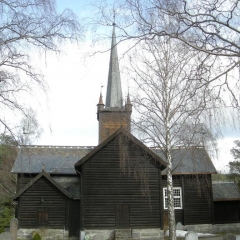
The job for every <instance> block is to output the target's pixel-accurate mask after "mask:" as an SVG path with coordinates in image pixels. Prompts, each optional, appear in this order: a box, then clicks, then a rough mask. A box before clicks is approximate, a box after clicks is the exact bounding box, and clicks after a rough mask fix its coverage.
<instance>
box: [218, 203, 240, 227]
mask: <svg viewBox="0 0 240 240" xmlns="http://www.w3.org/2000/svg"><path fill="white" fill-rule="evenodd" d="M239 206H240V202H239V201H221V202H214V223H238V222H239V221H240V217H239V210H240V208H239Z"/></svg>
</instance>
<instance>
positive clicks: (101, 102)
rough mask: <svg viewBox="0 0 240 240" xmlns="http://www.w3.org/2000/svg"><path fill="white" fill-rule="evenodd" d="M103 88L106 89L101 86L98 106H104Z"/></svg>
mask: <svg viewBox="0 0 240 240" xmlns="http://www.w3.org/2000/svg"><path fill="white" fill-rule="evenodd" d="M103 87H104V86H103V85H101V90H100V97H99V101H98V105H104V103H103V99H102V88H103Z"/></svg>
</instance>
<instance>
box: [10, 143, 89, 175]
mask: <svg viewBox="0 0 240 240" xmlns="http://www.w3.org/2000/svg"><path fill="white" fill-rule="evenodd" d="M92 149H93V147H66V146H20V148H19V152H18V157H17V159H16V161H15V163H14V166H13V169H12V172H13V173H40V172H41V171H42V168H43V165H44V169H45V171H46V172H48V173H50V174H74V175H75V174H76V172H75V169H74V164H75V163H76V162H77V161H78V160H79V159H81V158H82V157H83V156H85V155H86V154H87V153H88V152H90V151H91V150H92Z"/></svg>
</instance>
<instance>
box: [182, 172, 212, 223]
mask: <svg viewBox="0 0 240 240" xmlns="http://www.w3.org/2000/svg"><path fill="white" fill-rule="evenodd" d="M184 199H185V204H184V206H185V209H184V224H185V225H187V224H207V223H213V215H212V213H213V201H212V185H211V176H210V175H206V176H204V175H198V176H188V177H186V176H185V178H184Z"/></svg>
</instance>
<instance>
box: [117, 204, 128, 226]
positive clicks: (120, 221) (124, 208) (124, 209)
mask: <svg viewBox="0 0 240 240" xmlns="http://www.w3.org/2000/svg"><path fill="white" fill-rule="evenodd" d="M115 221H116V228H129V205H127V204H121V205H116V219H115Z"/></svg>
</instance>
